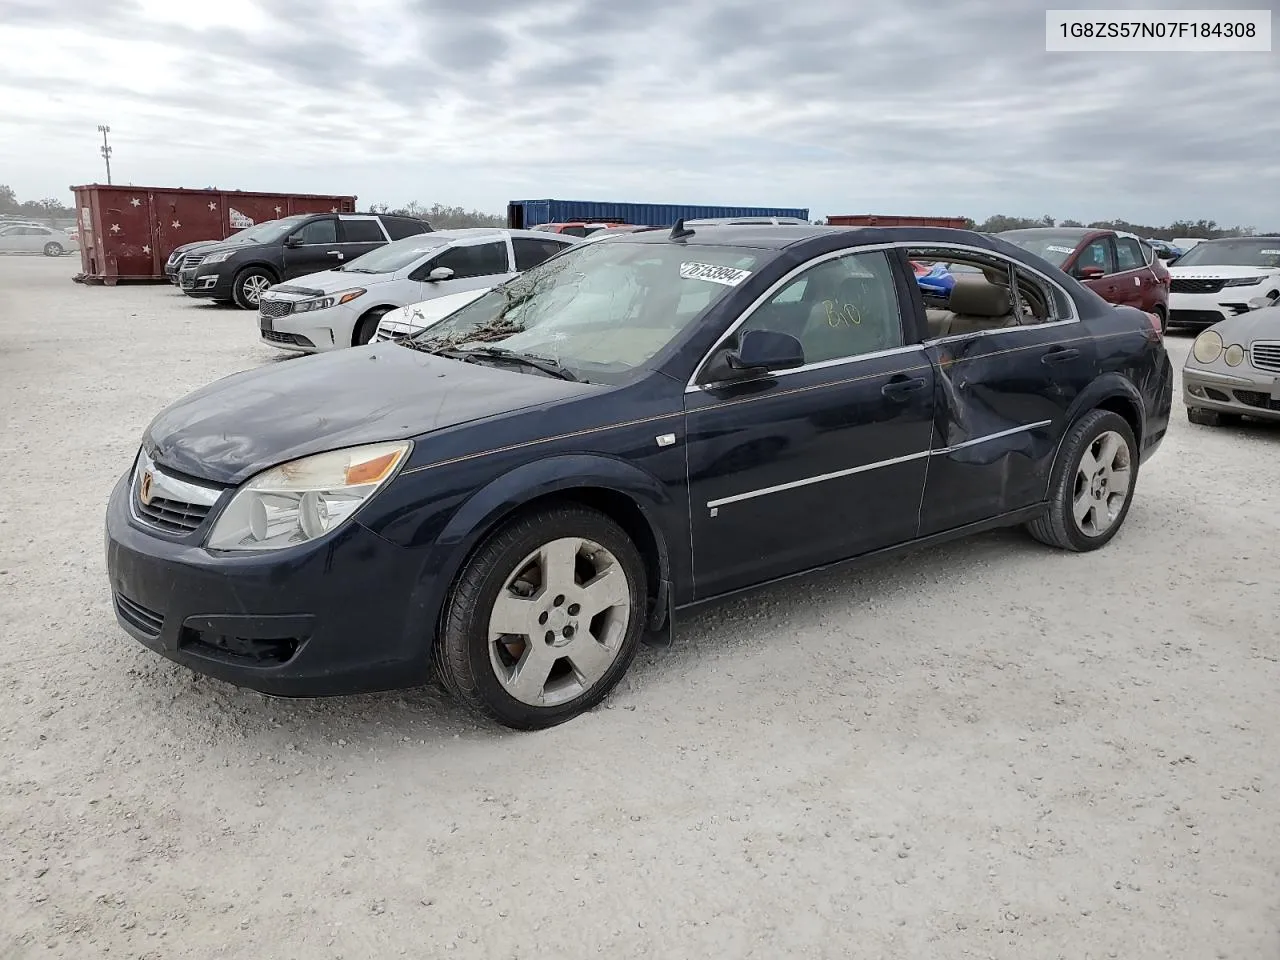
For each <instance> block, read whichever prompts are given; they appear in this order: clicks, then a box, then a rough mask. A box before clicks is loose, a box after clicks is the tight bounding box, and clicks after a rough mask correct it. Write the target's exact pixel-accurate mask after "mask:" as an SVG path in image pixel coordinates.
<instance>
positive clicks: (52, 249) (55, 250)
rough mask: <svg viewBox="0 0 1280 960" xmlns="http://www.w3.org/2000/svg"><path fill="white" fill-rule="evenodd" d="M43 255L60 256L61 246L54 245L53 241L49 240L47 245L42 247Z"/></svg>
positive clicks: (58, 244)
mask: <svg viewBox="0 0 1280 960" xmlns="http://www.w3.org/2000/svg"><path fill="white" fill-rule="evenodd" d="M44 255H45V256H46V257H60V256H62V244H60V243H55V242H54V241H52V240H50V241H49V242H48V243H46V244H45V245H44Z"/></svg>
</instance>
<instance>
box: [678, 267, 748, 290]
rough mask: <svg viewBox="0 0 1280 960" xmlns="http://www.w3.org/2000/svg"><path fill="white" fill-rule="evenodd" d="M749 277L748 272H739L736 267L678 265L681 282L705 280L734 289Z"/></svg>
mask: <svg viewBox="0 0 1280 960" xmlns="http://www.w3.org/2000/svg"><path fill="white" fill-rule="evenodd" d="M749 276H751V271H750V270H739V269H738V268H737V267H718V266H716V265H715V264H714V263H682V264H680V277H681V279H683V280H706V281H708V282H709V283H722V284H724V285H725V286H726V287H736V286H737V285H738V284H740V283H741V282H742V281H743V280H745V279H747V277H749Z"/></svg>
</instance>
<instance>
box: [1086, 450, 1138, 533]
mask: <svg viewBox="0 0 1280 960" xmlns="http://www.w3.org/2000/svg"><path fill="white" fill-rule="evenodd" d="M1132 485H1133V469H1132V463H1131V462H1130V453H1129V445H1128V444H1127V443H1125V440H1124V438H1123V437H1122V436H1120V434H1118V433H1116V432H1115V431H1114V430H1107V431H1105V432H1103V433H1100V434H1099V435H1098V436H1097V437H1096V438H1095V439H1094V440H1093V442H1092V443H1090V444H1089V446H1088V448H1087V449H1086V450H1085V452H1084V455H1083V456H1082V457H1081V458H1080V465H1079V466H1078V467H1077V468H1076V482H1075V490H1074V496H1073V498H1072V513H1073V515H1074V516H1075V520H1076V524H1077V525H1078V526H1079V527H1080V532H1081V533H1083V534H1084V535H1085V536H1087V537H1100V536H1102V535H1103V534H1104V533H1106V532H1107V531H1108V530H1110V529H1111V527H1112V526H1113V525H1114V524H1115V522H1116V520H1117V519H1118V518H1119V516H1120V514H1121V512H1122V511H1123V509H1124V505H1125V502H1126V501H1127V500H1128V499H1129V492H1130V488H1131V487H1132Z"/></svg>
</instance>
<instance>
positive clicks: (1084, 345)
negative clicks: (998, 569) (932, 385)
mask: <svg viewBox="0 0 1280 960" xmlns="http://www.w3.org/2000/svg"><path fill="white" fill-rule="evenodd" d="M912 255H913V256H916V255H919V256H925V255H927V256H937V258H939V259H941V258H943V257H945V258H947V259H954V260H955V262H958V263H968V264H970V265H972V266H976V267H978V268H979V269H980V270H985V275H984V274H982V273H978V274H973V275H968V276H965V277H963V278H962V279H960V280H958V281H957V285H956V287H955V288H953V289H952V291H951V307H952V312H951V315H950V316H949V317H948V318H943V319H944V321H946V322H945V323H944V325H943V329H945V330H946V331H947V332H946V333H945V335H942V336H938V337H935V338H932V339H930V340H928V341H926V347H927V349H928V353H929V357H930V359H931V360H932V362H933V364H934V367H935V374H936V377H937V385H938V410H937V413H938V422H937V430H936V431H935V434H934V442H933V451H932V456H930V458H929V473H928V479H927V481H926V484H925V493H924V500H923V503H922V506H921V511H920V536H928V535H930V534H934V533H940V532H942V531H945V530H951V529H955V528H957V527H962V526H965V525H966V524H970V523H976V522H980V521H983V520H988V519H991V518H993V517H997V516H1000V515H1002V514H1005V513H1010V512H1013V511H1016V510H1019V509H1021V508H1023V507H1028V506H1031V505H1032V504H1035V503H1038V502H1040V501H1041V500H1043V499H1044V496H1045V490H1046V489H1047V482H1048V474H1049V470H1050V469H1051V467H1052V465H1053V457H1054V455H1055V454H1056V452H1057V449H1058V441H1059V439H1060V438H1061V436H1062V434H1063V431H1064V430H1065V429H1066V425H1067V424H1066V417H1067V411H1068V408H1069V407H1070V406H1071V403H1072V401H1074V400H1075V398H1076V397H1077V396H1078V395H1079V394H1080V392H1081V391H1083V390H1084V389H1085V388H1086V387H1088V385H1089V384H1090V383H1091V382H1092V381H1093V380H1094V378H1095V376H1096V374H1097V369H1098V359H1097V355H1096V350H1095V348H1094V345H1093V341H1092V338H1091V337H1090V336H1089V331H1088V330H1087V329H1086V328H1085V326H1084V324H1083V323H1082V322H1081V321H1079V320H1077V319H1075V309H1074V305H1073V304H1072V303H1071V300H1070V298H1069V297H1068V296H1067V294H1066V292H1065V291H1063V290H1062V289H1061V288H1060V287H1058V286H1057V285H1056V284H1054V283H1052V282H1051V281H1050V280H1049V279H1048V278H1047V277H1043V276H1041V275H1038V274H1034V273H1032V272H1031V271H1029V270H1027V269H1026V268H1024V267H1022V266H1020V265H1017V264H1014V263H1013V262H1012V261H1010V260H1007V259H1006V258H1004V257H1000V256H998V255H994V254H983V255H981V256H980V257H979V255H977V254H974V253H972V252H967V251H961V250H954V251H950V252H947V251H940V250H933V249H931V250H930V251H928V252H927V253H925V252H920V251H912ZM996 279H999V280H1000V282H999V283H993V282H992V281H993V280H996ZM962 283H963V284H964V285H965V286H966V292H965V294H964V295H963V297H962V296H961V294H960V293H959V292H958V291H959V290H960V287H961V284H962ZM974 284H976V285H977V287H978V288H980V289H976V290H975V289H972V288H971V285H974ZM920 305H921V307H922V306H923V304H922V303H921V304H920ZM937 326H938V325H937V323H935V322H933V321H932V319H931V328H934V329H936V328H937ZM957 331H958V332H957Z"/></svg>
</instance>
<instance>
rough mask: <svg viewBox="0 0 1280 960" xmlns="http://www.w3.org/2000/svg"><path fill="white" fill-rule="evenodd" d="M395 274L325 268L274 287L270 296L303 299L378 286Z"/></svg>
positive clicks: (274, 298)
mask: <svg viewBox="0 0 1280 960" xmlns="http://www.w3.org/2000/svg"><path fill="white" fill-rule="evenodd" d="M395 276H396V275H395V274H394V273H342V272H341V271H339V270H323V271H321V272H320V273H309V274H307V275H306V276H305V277H299V278H298V279H297V280H290V281H289V282H288V283H281V284H278V285H277V286H274V287H272V288H271V292H270V294H269V295H268V298H269V299H271V300H302V299H305V298H307V297H318V296H320V295H322V294H325V293H337V292H338V291H339V290H350V289H351V288H352V287H366V288H367V287H376V286H378V285H379V284H383V283H390V282H391V281H392V280H394V279H395Z"/></svg>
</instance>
